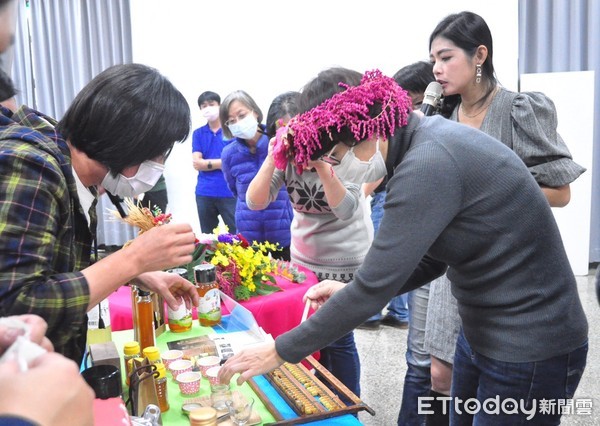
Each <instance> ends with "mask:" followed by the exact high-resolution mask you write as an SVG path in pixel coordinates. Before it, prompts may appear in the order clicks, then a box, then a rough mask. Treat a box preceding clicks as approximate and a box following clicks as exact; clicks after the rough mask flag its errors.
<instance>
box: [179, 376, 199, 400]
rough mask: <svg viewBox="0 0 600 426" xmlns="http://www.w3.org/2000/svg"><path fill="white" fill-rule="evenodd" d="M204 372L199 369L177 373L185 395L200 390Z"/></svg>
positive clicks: (181, 389) (180, 386) (180, 388)
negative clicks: (198, 370) (199, 371)
mask: <svg viewBox="0 0 600 426" xmlns="http://www.w3.org/2000/svg"><path fill="white" fill-rule="evenodd" d="M201 380H202V374H200V373H198V372H197V371H188V372H185V373H181V374H179V375H177V383H179V390H180V391H181V393H182V394H184V395H195V394H197V393H198V392H199V391H200V381H201Z"/></svg>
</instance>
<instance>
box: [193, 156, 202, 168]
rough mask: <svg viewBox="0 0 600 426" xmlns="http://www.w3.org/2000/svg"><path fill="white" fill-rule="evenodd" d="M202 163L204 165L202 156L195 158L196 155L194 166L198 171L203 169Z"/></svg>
mask: <svg viewBox="0 0 600 426" xmlns="http://www.w3.org/2000/svg"><path fill="white" fill-rule="evenodd" d="M201 165H202V158H195V157H194V158H193V159H192V166H193V167H194V169H195V170H198V171H200V170H202V167H201Z"/></svg>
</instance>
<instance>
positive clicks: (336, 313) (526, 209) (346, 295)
mask: <svg viewBox="0 0 600 426" xmlns="http://www.w3.org/2000/svg"><path fill="white" fill-rule="evenodd" d="M387 162H388V167H389V169H391V168H394V176H393V177H392V178H391V179H390V181H389V183H388V187H387V190H388V193H387V198H386V203H385V207H384V211H385V214H384V217H383V220H382V222H381V225H380V228H379V232H378V238H376V239H375V241H374V242H373V244H372V246H371V249H370V250H369V253H368V254H367V257H366V259H365V262H364V264H363V265H362V266H361V267H360V268H359V269H358V271H357V272H356V274H355V279H354V281H352V282H351V283H350V284H348V285H347V286H346V287H345V288H344V289H342V290H340V291H338V292H337V293H336V294H335V295H334V296H333V297H332V298H331V299H330V300H329V301H328V302H327V303H325V304H324V305H323V307H322V308H321V309H319V310H318V311H317V312H316V313H315V314H314V315H313V316H312V317H311V318H310V319H309V320H308V321H306V322H304V323H303V324H301V325H300V326H298V327H296V328H295V329H293V330H291V331H289V332H288V333H285V334H283V335H281V336H279V337H278V338H277V339H276V348H277V352H278V354H279V355H280V356H281V357H282V358H283V359H284V360H286V361H290V362H298V361H300V360H301V359H302V358H304V357H305V356H307V355H309V354H310V353H312V352H314V351H315V350H317V349H319V348H322V347H325V346H327V345H328V344H329V343H331V342H333V341H334V340H336V339H337V338H339V337H340V336H342V335H344V334H345V333H347V332H349V331H351V330H352V329H354V328H355V327H356V326H358V325H359V324H361V323H362V322H363V321H365V320H366V319H367V318H369V317H370V316H371V315H373V314H375V313H376V312H379V311H380V310H381V309H382V308H383V307H384V306H385V304H386V303H387V302H388V301H389V300H390V299H391V298H392V297H393V296H394V295H396V294H398V293H405V292H407V291H410V290H411V289H414V288H416V287H418V286H420V285H423V284H425V283H427V282H429V281H431V280H432V279H434V278H436V277H438V276H440V275H441V274H443V272H444V271H445V269H446V265H447V266H448V268H449V269H448V277H449V278H450V280H451V281H452V292H453V294H454V296H455V297H456V298H457V300H458V305H459V312H460V316H461V318H462V323H463V329H464V333H465V336H466V337H467V339H468V341H469V343H470V344H471V346H472V347H473V349H474V350H476V351H477V352H479V353H481V354H483V355H485V356H488V357H490V358H493V359H496V360H500V361H507V362H529V361H537V360H543V359H547V358H551V357H554V356H557V355H560V354H565V353H568V352H570V351H572V350H574V349H575V348H577V347H579V346H581V345H582V344H584V343H585V341H586V339H587V320H586V318H585V314H584V312H583V309H582V306H581V302H580V300H579V296H578V293H577V288H576V282H575V277H574V276H573V272H572V270H571V267H570V265H569V262H568V259H567V256H566V253H565V250H564V247H563V244H562V241H561V237H560V234H559V231H558V228H557V226H556V223H555V221H554V217H553V214H552V211H551V209H550V207H549V205H548V202H547V201H546V199H545V197H544V195H543V194H542V192H541V191H540V190H539V186H538V184H537V183H536V181H535V180H534V178H533V177H532V175H531V173H530V172H529V171H528V170H527V168H526V166H525V165H524V163H523V161H522V160H521V159H520V158H519V157H518V156H517V155H516V154H515V153H514V152H513V151H511V150H510V149H509V148H507V147H506V146H505V145H503V144H502V143H500V142H498V141H497V140H496V139H494V138H492V137H490V136H488V135H486V134H484V133H483V132H480V131H479V130H475V129H472V128H469V127H466V126H464V125H461V124H458V123H455V122H452V121H450V120H446V119H444V118H441V117H427V118H423V119H421V120H419V118H418V117H416V116H415V115H414V114H413V115H411V117H410V120H409V124H408V126H406V127H404V128H402V129H397V130H396V133H395V134H394V136H393V137H392V138H391V140H390V146H389V149H388V159H387Z"/></svg>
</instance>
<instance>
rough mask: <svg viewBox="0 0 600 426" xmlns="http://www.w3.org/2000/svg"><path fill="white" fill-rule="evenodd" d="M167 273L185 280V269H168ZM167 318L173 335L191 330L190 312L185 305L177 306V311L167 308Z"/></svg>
mask: <svg viewBox="0 0 600 426" xmlns="http://www.w3.org/2000/svg"><path fill="white" fill-rule="evenodd" d="M167 272H169V273H172V274H178V275H179V276H180V277H182V278H183V279H186V280H187V269H185V268H175V269H169V270H168V271H167ZM167 312H168V313H167V316H168V322H169V330H171V331H172V332H173V333H183V332H185V331H190V330H191V329H192V310H191V309H188V308H187V307H186V306H185V303H182V304H181V305H179V308H178V309H171V307H168V308H167Z"/></svg>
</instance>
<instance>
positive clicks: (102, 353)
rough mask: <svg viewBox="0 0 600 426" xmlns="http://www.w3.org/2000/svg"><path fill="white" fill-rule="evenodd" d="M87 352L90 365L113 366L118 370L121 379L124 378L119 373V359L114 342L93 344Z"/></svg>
mask: <svg viewBox="0 0 600 426" xmlns="http://www.w3.org/2000/svg"><path fill="white" fill-rule="evenodd" d="M89 352H90V358H91V360H92V365H114V366H115V367H117V368H118V369H119V372H120V373H121V377H124V376H123V371H121V357H119V352H118V351H117V346H116V345H115V342H104V343H93V344H91V345H90V350H89Z"/></svg>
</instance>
